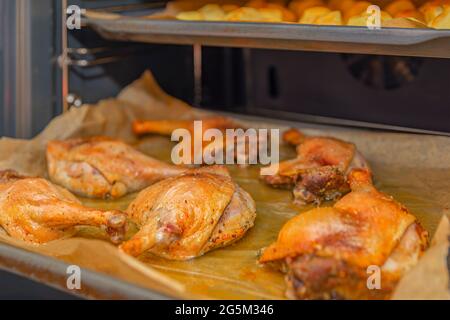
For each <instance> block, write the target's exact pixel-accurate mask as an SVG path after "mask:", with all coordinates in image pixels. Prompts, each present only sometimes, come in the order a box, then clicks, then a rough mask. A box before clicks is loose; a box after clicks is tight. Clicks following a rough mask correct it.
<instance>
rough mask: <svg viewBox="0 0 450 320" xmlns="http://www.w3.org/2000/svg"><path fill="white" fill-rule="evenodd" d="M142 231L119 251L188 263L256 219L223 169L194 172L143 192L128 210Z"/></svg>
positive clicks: (248, 202) (233, 237) (239, 233)
mask: <svg viewBox="0 0 450 320" xmlns="http://www.w3.org/2000/svg"><path fill="white" fill-rule="evenodd" d="M127 213H128V215H129V218H130V219H131V220H132V221H134V222H135V223H136V224H137V225H138V227H139V228H140V230H139V232H138V233H137V234H136V235H135V236H134V237H133V238H132V239H131V240H129V241H127V242H125V243H123V244H122V246H121V249H122V250H123V251H124V252H126V253H128V254H130V255H132V256H139V255H140V254H142V253H144V252H146V251H150V252H151V253H153V254H155V255H157V256H161V257H164V258H167V259H172V260H187V259H191V258H194V257H198V256H200V255H203V254H204V253H206V252H207V251H210V250H213V249H215V248H219V247H223V246H226V245H229V244H231V243H232V242H234V241H237V240H238V239H240V238H241V237H243V236H244V234H245V233H246V232H247V230H248V229H250V228H251V227H252V226H253V224H254V220H255V218H256V209H255V202H254V201H253V199H252V198H251V197H250V195H249V194H248V193H247V192H245V191H244V190H243V189H241V188H240V187H239V186H238V185H237V184H235V183H234V182H233V181H232V179H231V177H230V175H229V173H228V170H227V169H226V168H225V167H220V166H212V167H203V168H200V169H193V170H190V171H188V172H186V173H185V174H182V175H181V176H178V177H173V178H169V179H166V180H164V181H161V182H159V183H157V184H155V185H153V186H150V187H148V188H147V189H145V190H143V191H142V192H141V193H140V194H139V195H138V197H137V198H136V200H134V201H133V202H132V203H131V204H130V206H129V207H128V209H127Z"/></svg>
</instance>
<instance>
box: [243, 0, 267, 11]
mask: <svg viewBox="0 0 450 320" xmlns="http://www.w3.org/2000/svg"><path fill="white" fill-rule="evenodd" d="M266 6H267V2H266V1H265V0H250V1H249V2H247V3H246V4H245V7H248V8H254V9H261V8H265V7H266Z"/></svg>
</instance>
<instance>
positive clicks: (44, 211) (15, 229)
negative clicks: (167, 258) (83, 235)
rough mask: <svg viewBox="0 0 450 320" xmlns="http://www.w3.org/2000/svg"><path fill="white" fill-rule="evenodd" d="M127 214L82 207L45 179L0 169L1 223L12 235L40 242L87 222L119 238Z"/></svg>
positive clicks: (49, 239)
mask: <svg viewBox="0 0 450 320" xmlns="http://www.w3.org/2000/svg"><path fill="white" fill-rule="evenodd" d="M126 218H127V216H126V215H125V214H124V213H122V212H120V211H116V210H113V211H101V210H96V209H90V208H87V207H84V206H83V205H82V204H81V203H80V201H78V200H77V198H75V196H74V195H72V194H71V193H70V192H69V191H67V190H66V189H64V188H61V187H59V186H56V185H54V184H52V183H51V182H49V181H47V180H45V179H42V178H30V177H25V176H21V175H19V174H18V173H17V172H15V171H11V170H7V171H1V172H0V226H1V227H2V228H3V229H4V230H5V231H6V233H7V234H8V235H10V236H11V237H13V238H16V239H20V240H23V241H26V242H30V243H33V244H42V243H45V242H49V241H52V240H56V239H60V238H63V237H66V236H69V235H72V234H73V233H74V231H75V230H74V227H75V226H79V225H86V226H95V227H100V228H105V229H106V231H107V232H108V234H109V235H110V237H111V241H112V242H119V241H121V240H122V237H123V235H124V233H125V227H126Z"/></svg>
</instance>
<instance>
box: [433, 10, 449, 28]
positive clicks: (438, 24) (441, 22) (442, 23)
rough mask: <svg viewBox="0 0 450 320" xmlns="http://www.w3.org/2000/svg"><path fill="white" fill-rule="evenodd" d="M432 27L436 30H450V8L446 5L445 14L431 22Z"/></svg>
mask: <svg viewBox="0 0 450 320" xmlns="http://www.w3.org/2000/svg"><path fill="white" fill-rule="evenodd" d="M430 27H432V28H436V29H450V6H447V5H445V6H444V7H443V12H442V13H441V14H440V15H438V16H437V17H436V18H435V19H434V20H433V21H432V22H431V24H430Z"/></svg>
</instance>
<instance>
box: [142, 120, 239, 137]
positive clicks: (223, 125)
mask: <svg viewBox="0 0 450 320" xmlns="http://www.w3.org/2000/svg"><path fill="white" fill-rule="evenodd" d="M198 120H201V121H202V127H203V131H206V130H208V129H219V130H221V131H225V130H226V129H236V128H239V126H238V125H237V124H236V123H235V122H234V121H233V120H232V119H230V118H227V117H220V116H218V117H208V118H204V119H198ZM194 121H195V120H136V121H134V122H133V132H134V133H135V134H136V135H144V134H148V133H156V134H160V135H165V136H170V135H171V134H172V132H173V131H175V130H176V129H186V130H189V132H191V133H194Z"/></svg>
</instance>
